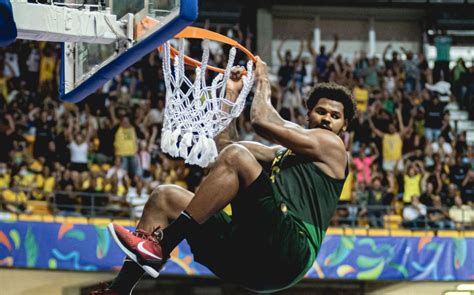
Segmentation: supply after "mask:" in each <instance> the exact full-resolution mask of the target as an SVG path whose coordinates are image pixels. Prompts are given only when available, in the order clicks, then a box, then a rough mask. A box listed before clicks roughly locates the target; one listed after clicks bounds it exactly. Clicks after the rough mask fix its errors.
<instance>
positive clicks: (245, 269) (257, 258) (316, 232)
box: [92, 58, 354, 294]
mask: <svg viewBox="0 0 474 295" xmlns="http://www.w3.org/2000/svg"><path fill="white" fill-rule="evenodd" d="M242 70H243V69H242V68H234V69H233V71H232V75H231V79H230V80H229V81H228V82H227V97H228V98H229V99H232V100H235V99H236V97H237V96H238V93H239V91H240V89H241V87H242V81H241V72H242ZM255 75H256V76H255V79H256V93H255V96H254V99H253V102H252V107H251V120H252V126H253V127H254V129H255V131H256V132H257V134H259V135H260V136H262V137H263V138H265V139H267V140H270V141H272V142H274V143H276V144H279V146H274V147H267V146H264V145H262V144H259V143H256V142H238V141H237V138H236V137H235V135H236V129H235V123H233V124H231V125H229V127H228V128H227V129H226V130H225V131H224V132H222V133H221V134H220V135H219V136H218V137H217V138H216V141H217V144H218V146H219V148H221V149H222V150H221V152H220V154H219V157H218V159H217V160H216V162H215V163H214V165H213V166H212V168H211V170H210V172H209V175H208V176H207V178H206V179H205V180H204V181H203V182H202V184H201V186H200V187H199V189H198V190H197V192H196V194H193V193H192V192H189V191H187V190H185V189H183V188H180V187H178V186H174V185H162V186H159V187H158V188H157V189H155V190H154V192H153V193H152V195H151V197H150V199H149V200H148V202H147V204H146V206H145V210H144V212H143V216H142V218H141V219H140V222H139V224H138V226H137V230H136V231H135V232H133V233H132V232H129V231H128V230H126V229H125V228H123V227H122V226H120V225H116V224H111V225H109V230H110V231H111V234H112V236H113V237H114V239H115V241H116V242H117V244H118V245H119V246H120V248H121V249H122V250H123V251H124V252H125V253H126V254H127V256H128V258H127V260H125V262H124V265H123V268H122V270H121V271H120V273H119V274H118V276H117V277H116V278H115V279H114V280H113V281H112V283H111V285H110V286H108V287H107V288H106V289H100V290H98V291H95V292H93V293H92V294H130V293H131V291H132V289H133V287H134V286H135V285H136V283H137V282H138V281H139V279H140V278H141V276H142V275H143V274H144V272H145V271H146V272H147V273H148V274H150V275H151V276H152V277H157V276H158V274H159V271H160V269H161V268H162V266H163V265H164V264H165V262H166V261H167V259H168V258H169V255H170V253H171V251H172V250H173V249H174V248H175V247H176V246H177V245H178V244H179V243H180V242H181V241H182V240H183V239H187V241H188V243H189V245H190V247H191V250H192V253H193V255H194V259H195V260H196V261H197V262H199V263H201V264H203V265H205V266H206V267H208V268H209V269H210V270H211V271H212V272H213V273H214V274H216V275H217V276H218V277H220V278H221V279H223V280H226V281H228V282H231V283H235V284H239V285H241V286H243V287H245V288H247V289H250V290H254V291H260V292H270V291H275V290H280V289H285V288H288V287H291V286H292V285H294V284H296V283H297V282H298V281H300V280H301V279H302V278H303V277H304V275H305V274H306V273H307V271H308V270H309V269H310V267H311V266H312V265H313V262H314V260H315V258H316V256H317V253H318V251H319V249H320V246H321V243H322V241H323V238H324V235H325V232H326V229H327V227H328V225H329V221H330V219H331V216H332V214H333V212H334V209H335V208H336V205H337V202H338V199H339V195H340V193H341V191H342V187H343V185H344V180H345V178H346V176H347V172H348V167H347V166H348V155H347V153H346V151H345V148H344V144H343V142H342V140H341V138H340V137H339V136H338V135H339V134H340V133H341V132H342V131H344V130H346V129H347V128H348V127H349V124H350V122H351V120H352V119H353V117H354V103H353V101H352V98H351V94H350V92H349V91H348V90H347V89H346V88H344V87H342V86H339V85H336V84H328V83H323V84H319V85H317V86H316V87H315V88H314V89H313V90H312V91H311V92H310V93H309V96H308V99H307V108H308V113H307V116H308V118H307V120H308V128H307V129H306V128H302V127H300V126H299V125H296V124H294V123H292V122H288V121H285V120H283V119H282V118H281V117H280V115H279V114H278V112H277V111H276V110H275V109H274V108H273V107H272V105H271V102H270V94H271V90H270V82H269V79H268V72H267V66H266V64H265V63H264V62H262V61H261V60H260V59H259V58H258V59H257V63H256V72H255ZM259 161H262V162H265V161H273V163H272V168H271V171H269V172H267V171H264V169H263V168H262V166H261V165H260V163H259ZM229 203H230V204H231V206H232V212H233V214H232V216H228V215H227V214H226V213H224V212H223V211H222V209H223V208H224V207H225V206H226V205H227V204H229ZM161 229H163V230H161ZM275 265H277V266H278V267H275Z"/></svg>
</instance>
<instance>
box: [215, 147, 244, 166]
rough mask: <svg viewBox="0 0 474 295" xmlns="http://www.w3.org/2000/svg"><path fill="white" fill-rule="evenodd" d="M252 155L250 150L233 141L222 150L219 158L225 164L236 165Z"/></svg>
mask: <svg viewBox="0 0 474 295" xmlns="http://www.w3.org/2000/svg"><path fill="white" fill-rule="evenodd" d="M251 157H252V155H251V154H250V152H249V151H248V150H247V148H246V147H244V146H243V145H240V144H237V143H233V144H230V145H228V146H227V147H226V148H225V149H223V150H222V152H221V154H220V155H219V160H220V161H221V162H222V163H225V164H226V165H229V166H232V167H236V166H237V165H239V164H241V163H242V162H244V161H247V160H249V159H250V158H251Z"/></svg>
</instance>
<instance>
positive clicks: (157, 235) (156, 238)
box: [132, 226, 163, 243]
mask: <svg viewBox="0 0 474 295" xmlns="http://www.w3.org/2000/svg"><path fill="white" fill-rule="evenodd" d="M132 234H133V235H134V236H136V237H139V238H141V239H145V240H148V241H151V242H155V243H159V242H160V241H161V239H163V230H162V229H161V227H160V226H158V227H156V228H155V229H154V230H153V231H152V232H151V233H149V232H147V231H144V230H142V229H137V230H136V231H135V232H133V233H132Z"/></svg>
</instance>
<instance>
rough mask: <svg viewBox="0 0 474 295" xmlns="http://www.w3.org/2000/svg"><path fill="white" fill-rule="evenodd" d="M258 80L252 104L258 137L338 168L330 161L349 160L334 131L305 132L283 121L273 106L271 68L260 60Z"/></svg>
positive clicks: (257, 72)
mask: <svg viewBox="0 0 474 295" xmlns="http://www.w3.org/2000/svg"><path fill="white" fill-rule="evenodd" d="M255 80H256V83H257V89H256V92H255V96H254V99H253V102H252V108H251V120H252V126H253V128H254V130H255V131H256V132H257V134H258V135H260V136H262V137H263V138H265V139H267V140H270V141H272V142H274V143H276V144H281V145H282V146H285V147H287V148H289V149H291V150H292V151H293V152H295V153H297V154H301V155H306V156H308V157H310V158H311V159H313V160H314V161H320V162H323V163H327V164H334V163H328V161H333V160H334V159H342V158H344V159H345V158H346V153H345V149H344V143H343V142H342V140H341V139H340V138H339V137H338V136H337V135H336V134H334V133H333V132H332V131H329V130H325V129H305V128H303V127H301V126H299V125H297V124H295V123H293V122H289V121H286V120H284V119H283V118H282V117H280V115H279V114H278V112H277V111H276V110H275V109H274V108H273V106H272V104H271V101H270V97H271V90H270V83H269V81H268V73H267V66H266V64H265V63H264V62H262V61H261V60H260V58H257V67H256V71H255ZM344 164H345V163H344Z"/></svg>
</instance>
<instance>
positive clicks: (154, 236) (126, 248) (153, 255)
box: [107, 223, 168, 278]
mask: <svg viewBox="0 0 474 295" xmlns="http://www.w3.org/2000/svg"><path fill="white" fill-rule="evenodd" d="M107 227H108V229H109V232H110V234H111V235H112V237H113V238H114V240H115V242H116V243H117V245H119V247H120V249H122V251H123V252H125V254H127V256H128V257H129V258H130V259H132V260H133V261H135V262H136V263H137V264H138V265H140V266H141V267H142V268H143V270H144V271H146V272H147V273H148V274H149V275H150V276H152V277H153V278H157V277H158V276H159V275H160V272H159V271H160V270H161V268H162V267H163V265H164V263H165V262H166V260H167V258H168V257H165V258H164V257H163V251H162V250H161V246H160V241H159V240H160V234H161V236H162V232H161V230H160V228H159V227H158V228H157V229H155V230H154V231H153V232H152V233H148V232H145V231H143V230H140V229H138V230H136V231H135V232H133V233H132V232H130V231H128V230H127V229H126V228H124V227H123V226H120V225H118V224H113V223H110V224H109V225H108V226H107Z"/></svg>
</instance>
